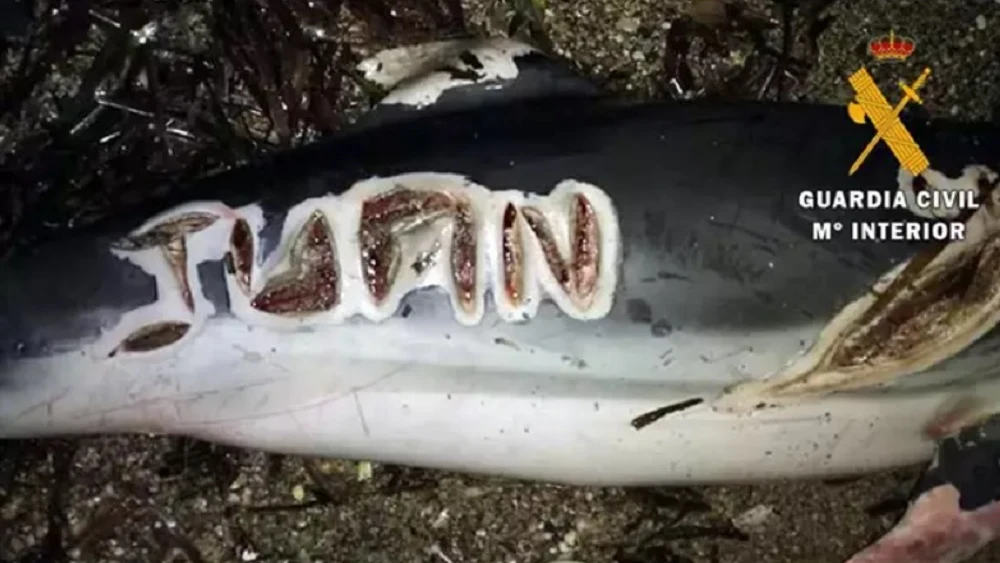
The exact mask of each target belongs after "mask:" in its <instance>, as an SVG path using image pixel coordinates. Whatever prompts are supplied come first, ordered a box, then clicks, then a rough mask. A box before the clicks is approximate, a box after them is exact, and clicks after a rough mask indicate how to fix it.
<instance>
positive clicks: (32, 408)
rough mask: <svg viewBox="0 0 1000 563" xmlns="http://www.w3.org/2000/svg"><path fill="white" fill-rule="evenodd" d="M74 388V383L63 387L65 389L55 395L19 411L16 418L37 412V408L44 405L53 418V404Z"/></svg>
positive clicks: (46, 411)
mask: <svg viewBox="0 0 1000 563" xmlns="http://www.w3.org/2000/svg"><path fill="white" fill-rule="evenodd" d="M72 390H73V386H72V385H67V386H66V387H63V390H62V391H60V392H59V393H58V394H57V395H53V396H52V397H49V398H48V399H45V400H44V401H40V402H38V403H35V404H33V405H31V406H30V407H27V408H26V409H24V410H22V411H21V412H19V413H17V415H16V416H15V417H14V419H15V420H17V419H20V418H21V417H25V416H28V415H29V414H31V413H33V412H35V411H36V410H38V409H40V408H42V407H45V413H46V414H47V415H48V416H49V418H52V405H54V404H55V403H56V402H57V401H59V400H60V399H62V398H63V397H65V396H66V395H69V392H70V391H72Z"/></svg>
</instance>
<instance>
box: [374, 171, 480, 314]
mask: <svg viewBox="0 0 1000 563" xmlns="http://www.w3.org/2000/svg"><path fill="white" fill-rule="evenodd" d="M446 216H450V217H451V218H452V219H453V221H454V222H453V228H452V238H451V249H450V266H451V278H452V282H453V283H454V286H455V290H456V298H457V301H458V303H459V304H460V306H461V307H462V308H463V309H464V310H465V311H466V312H471V311H472V310H473V309H474V308H475V303H476V277H477V276H476V272H477V267H478V264H477V260H476V256H477V246H478V241H477V233H476V224H475V218H474V213H473V209H472V205H471V203H470V202H469V201H467V200H466V199H465V198H464V197H462V196H457V195H453V194H449V193H446V192H440V191H427V190H414V189H409V188H403V187H397V188H395V189H393V190H392V191H389V192H387V193H385V194H382V195H378V196H375V197H372V198H369V199H367V200H365V202H364V204H363V205H362V208H361V226H360V230H359V233H358V238H359V240H360V243H361V261H362V263H361V269H362V274H363V276H364V280H365V286H366V287H367V288H368V292H369V294H370V295H371V296H372V298H373V299H374V301H375V303H376V304H381V303H383V302H384V301H385V299H386V297H388V295H389V294H390V293H391V290H392V286H393V284H394V283H395V281H396V278H397V275H398V273H399V268H400V264H401V262H402V259H403V256H402V250H401V248H400V244H399V241H398V238H397V237H399V236H400V235H403V234H405V233H407V232H411V231H413V230H415V229H417V228H418V227H421V226H424V225H427V224H429V223H430V222H432V221H435V220H437V219H440V218H442V217H446Z"/></svg>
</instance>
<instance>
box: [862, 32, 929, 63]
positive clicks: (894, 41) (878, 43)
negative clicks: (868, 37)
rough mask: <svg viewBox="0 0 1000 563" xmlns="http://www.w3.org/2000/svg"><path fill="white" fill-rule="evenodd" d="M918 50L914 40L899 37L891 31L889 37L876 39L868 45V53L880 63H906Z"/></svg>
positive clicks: (884, 36)
mask: <svg viewBox="0 0 1000 563" xmlns="http://www.w3.org/2000/svg"><path fill="white" fill-rule="evenodd" d="M916 48H917V44H916V43H914V42H913V40H912V39H909V38H907V37H897V36H896V34H895V33H893V31H892V30H890V31H889V35H883V36H882V37H876V38H875V39H873V40H872V41H871V43H869V44H868V53H869V54H871V56H872V57H874V58H875V59H876V60H879V61H904V60H906V58H907V57H909V56H910V55H912V54H913V51H914V50H915V49H916Z"/></svg>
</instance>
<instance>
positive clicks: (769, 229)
mask: <svg viewBox="0 0 1000 563" xmlns="http://www.w3.org/2000/svg"><path fill="white" fill-rule="evenodd" d="M477 52H478V51H477ZM505 52H506V53H507V55H510V53H512V52H516V50H515V51H510V50H508V51H505ZM466 59H467V57H466ZM513 60H514V61H515V63H516V64H518V65H519V64H527V63H525V62H524V61H523V60H521V59H517V58H516V57H515V58H514V59H513ZM466 64H468V62H466ZM504 68H506V69H507V71H509V70H510V69H509V66H504ZM516 68H517V69H518V70H519V71H520V70H521V67H520V66H516ZM507 71H505V72H506V74H503V75H502V76H503V77H507V78H506V79H510V73H509V72H507ZM515 74H517V73H515ZM494 78H495V77H494ZM515 78H516V76H515ZM490 80H493V78H491V79H490ZM438 82H439V81H435V82H434V85H433V87H434V88H441V84H439V83H438ZM473 82H474V81H473ZM407 83H408V84H410V87H411V88H412V85H413V84H419V83H420V81H419V80H417V81H416V82H414V81H412V80H409V81H408V82H407ZM476 86H477V84H475V83H472V84H469V83H468V82H464V83H462V84H461V87H462V88H466V89H468V88H475V87H476ZM500 86H501V87H506V86H505V85H504V84H500ZM483 88H484V91H486V90H487V89H488V91H490V92H492V93H493V94H491V95H494V96H495V92H496V88H497V84H492V83H491V84H489V85H488V88H487V85H485V84H484V85H483ZM446 89H447V88H446ZM464 91H465V92H466V94H469V92H470V91H469V90H464ZM522 91H523V90H522ZM473 92H474V90H473ZM417 98H419V99H427V96H417ZM407 99H409V98H407ZM414 99H416V98H414ZM434 99H435V100H438V102H437V103H436V104H434V105H432V106H430V107H429V108H428V109H433V110H434V112H435V113H433V115H428V116H425V117H421V116H422V115H423V114H422V113H421V111H423V110H421V111H415V114H414V115H413V116H412V117H410V118H408V119H401V118H399V116H398V115H397V116H395V117H393V119H391V120H389V121H387V122H386V123H383V124H382V125H377V126H376V125H372V123H376V122H370V123H369V124H368V125H366V126H365V127H363V128H360V129H358V130H355V131H348V132H345V133H344V134H342V135H340V136H338V137H335V138H332V139H330V140H328V141H324V142H322V143H318V144H316V145H313V146H309V147H305V148H302V149H298V150H295V151H291V152H288V153H284V154H280V155H277V156H276V157H274V158H273V159H270V160H268V161H266V162H260V163H256V164H254V165H252V166H249V167H246V168H243V169H239V170H234V171H231V172H228V173H225V174H221V175H219V176H217V177H213V178H208V179H206V180H204V181H203V182H202V183H201V185H199V186H195V187H193V189H192V190H186V191H185V193H196V194H198V197H199V198H200V199H199V200H198V201H182V200H157V201H151V202H149V203H148V204H147V205H146V206H144V207H142V208H136V209H133V210H130V211H129V212H128V213H127V214H125V215H123V216H119V217H115V218H111V219H108V220H107V221H105V222H103V223H100V224H97V225H93V226H90V227H87V228H85V229H68V228H66V229H52V230H46V231H44V232H43V231H40V232H39V233H38V235H39V236H38V240H37V241H36V242H34V243H32V244H31V245H28V246H26V247H25V248H22V249H19V250H18V251H17V252H16V253H15V254H14V255H13V256H12V258H11V259H10V260H9V261H8V262H6V263H5V264H3V265H2V268H3V270H2V273H3V275H2V276H0V310H3V311H5V314H4V316H3V317H2V318H0V437H5V438H13V437H44V436H61V435H68V434H92V433H132V432H160V433H167V434H184V435H190V436H194V437H198V438H203V439H207V440H213V441H218V442H224V443H229V444H235V445H240V446H246V447H253V448H258V449H263V450H268V451H274V452H283V453H292V454H309V455H322V456H335V457H341V458H355V459H368V460H376V461H382V462H393V463H402V464H411V465H419V466H426V467H438V468H446V469H454V470H460V471H470V472H485V473H492V474H502V475H510V476H516V477H524V478H531V479H540V480H549V481H557V482H563V483H580V484H601V485H642V484H680V483H708V482H745V481H754V480H763V479H773V478H780V477H814V476H826V475H843V474H847V473H859V472H865V471H872V470H877V469H882V468H888V467H896V466H900V465H904V464H909V463H914V462H919V461H921V460H926V459H928V458H929V457H930V456H931V454H932V452H933V448H934V442H935V439H934V438H935V437H934V436H931V435H929V432H928V429H930V428H951V427H952V426H955V425H959V426H961V425H962V423H963V421H966V410H962V409H959V411H958V412H959V414H958V415H957V416H956V410H955V409H954V408H953V407H954V406H955V405H960V404H963V403H962V401H963V400H964V399H965V398H967V397H975V398H976V405H975V408H974V409H972V410H974V411H975V412H976V413H978V414H977V416H979V415H981V414H983V413H990V412H993V411H995V410H996V405H997V404H1000V378H998V377H997V375H996V373H995V366H996V365H997V364H998V361H1000V332H998V331H997V330H996V329H995V326H994V325H995V324H996V322H997V318H998V315H1000V301H998V297H997V295H996V292H995V291H994V290H995V289H996V288H998V287H1000V285H997V284H996V281H997V280H996V279H995V276H997V275H998V274H997V271H998V269H997V268H995V267H994V266H995V260H996V259H997V256H998V245H1000V241H998V239H997V236H996V233H997V223H996V220H995V218H994V216H993V214H992V206H991V205H989V203H990V202H992V201H993V198H995V197H996V193H995V186H994V184H993V183H994V182H995V179H996V176H995V171H996V170H997V169H998V167H997V160H998V158H1000V131H998V130H997V129H996V128H993V127H989V126H985V125H983V126H979V125H958V124H950V123H931V124H928V123H912V124H910V125H911V127H910V129H911V132H912V133H913V136H914V138H915V139H917V141H918V142H919V143H920V145H921V147H922V148H923V149H924V151H925V152H926V153H927V154H928V156H929V158H930V161H931V162H932V165H933V167H934V169H933V170H932V171H931V172H930V173H929V174H925V176H924V178H923V180H919V181H918V182H924V181H926V184H927V186H923V185H922V184H921V189H924V188H925V187H927V189H932V190H944V191H948V190H956V189H964V188H966V187H969V186H974V187H976V188H977V189H979V188H981V187H982V188H983V191H982V194H981V197H982V202H983V203H984V205H982V206H981V207H980V208H979V210H978V211H976V212H975V213H974V214H972V215H971V216H968V217H965V216H963V217H961V218H960V219H961V220H962V221H964V222H965V224H966V225H967V227H968V232H969V234H970V236H968V237H967V238H966V240H965V242H961V243H952V245H949V246H943V245H941V244H939V243H934V242H921V241H910V242H884V243H878V242H871V241H856V240H851V239H850V238H849V236H848V235H849V229H844V231H843V232H841V233H838V234H836V235H835V236H834V237H833V240H830V241H817V240H814V237H813V230H812V228H813V224H814V223H815V222H817V221H840V222H844V223H845V224H848V223H849V222H851V221H903V220H918V219H920V218H919V217H917V215H916V214H914V213H913V212H912V211H911V210H909V209H892V210H839V209H805V208H803V207H802V206H800V204H799V195H800V194H801V193H802V191H803V190H814V191H822V190H825V191H828V192H845V191H850V190H880V191H884V192H896V191H898V190H903V191H906V190H910V191H913V190H915V189H916V188H915V186H916V185H917V184H916V183H915V180H914V179H913V178H907V177H905V176H901V175H900V173H899V168H898V164H897V163H896V162H895V161H894V160H893V158H892V156H891V154H890V153H889V151H888V150H885V149H884V148H879V149H876V150H875V152H874V153H873V154H872V155H871V156H870V157H869V159H868V161H867V162H866V163H865V165H864V166H863V167H862V168H861V170H860V171H859V172H858V173H857V174H855V175H853V176H848V175H847V168H848V167H849V166H850V163H851V162H853V160H854V158H855V157H856V155H857V153H858V152H859V151H860V150H861V149H862V148H863V147H864V146H865V144H866V143H867V142H868V139H869V138H870V136H871V133H872V132H871V131H870V130H869V129H868V128H865V127H861V126H858V125H855V124H854V123H852V122H851V121H850V119H848V116H847V115H846V112H845V110H844V109H843V108H840V107H819V106H807V105H724V106H720V105H711V104H651V105H630V104H622V103H618V102H615V101H613V100H606V99H598V98H594V97H592V96H590V95H589V94H587V95H580V96H570V97H560V98H558V99H552V98H545V97H535V98H531V97H527V98H525V97H521V98H518V101H516V102H511V103H506V104H501V103H494V104H492V105H488V106H482V107H479V108H477V109H470V110H467V111H458V110H456V111H446V109H447V108H446V107H444V108H443V107H441V104H446V101H447V100H448V99H449V96H448V95H447V93H445V94H443V95H439V96H437V97H435V98H434ZM462 99H463V100H464V102H463V103H466V102H468V100H469V98H468V97H467V96H466V97H465V98H462ZM468 107H470V106H468V105H467V104H466V105H462V104H461V103H460V104H459V109H461V108H468ZM435 108H436V109H435ZM970 166H971V168H970ZM939 211H940V214H939V215H940V216H948V215H949V213H950V211H949V210H947V209H943V210H939ZM40 228H41V227H40ZM893 276H895V277H893ZM887 280H888V281H889V282H890V283H888V285H889V286H892V283H891V282H892V281H893V280H895V281H896V282H898V281H899V280H904V282H905V283H902V284H898V283H897V285H896V286H895V287H894V288H890V289H891V291H887V290H886V287H885V286H886V283H887ZM872 288H876V293H879V294H880V295H881V296H883V297H886V298H884V299H881V300H880V298H879V297H878V296H875V295H873V294H872ZM921 331H923V332H921ZM921 335H924V336H921ZM876 385H877V386H878V387H876ZM771 405H777V408H758V407H762V406H763V407H766V406H771ZM733 444H739V445H740V447H738V448H734V447H733ZM594 460H600V461H599V463H595V462H594ZM945 492H947V491H945ZM941 494H942V495H943V494H944V493H941ZM948 498H949V497H947V495H944V496H942V497H940V498H939V497H937V496H935V497H934V498H932V499H930V500H928V501H926V502H927V503H931V504H932V505H935V506H936V505H937V504H938V503H941V502H945V503H947V502H948ZM942 499H944V500H942ZM925 505H926V503H924V504H920V505H919V506H918V504H915V505H914V507H915V508H914V510H915V511H917V512H918V513H917V516H915V518H917V519H918V520H919V518H918V517H919V507H920V506H925ZM975 518H978V517H975ZM979 521H980V520H976V522H979ZM984 521H987V522H993V520H990V519H989V518H985V520H984ZM990 525H992V524H990ZM910 528H911V529H913V527H912V526H911V527H910ZM918 528H919V526H918ZM921 529H922V528H921ZM992 529H995V527H994V528H992ZM955 530H961V527H958V528H955ZM982 537H989V536H988V535H983V536H982ZM882 561H887V562H888V561H891V562H892V563H896V561H895V560H891V559H884V560H882ZM928 561H947V560H946V559H940V558H939V559H928Z"/></svg>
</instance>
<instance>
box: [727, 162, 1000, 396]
mask: <svg viewBox="0 0 1000 563" xmlns="http://www.w3.org/2000/svg"><path fill="white" fill-rule="evenodd" d="M995 179H996V177H995V175H991V176H990V177H989V181H988V182H986V181H985V180H986V177H984V178H983V182H982V184H983V185H984V186H987V187H988V188H989V189H988V190H984V193H983V196H984V198H986V202H985V203H984V205H982V206H981V207H980V208H979V209H978V210H976V211H975V213H973V214H972V215H971V216H970V217H968V219H967V220H966V227H967V228H966V234H967V236H966V238H965V239H964V240H961V241H954V242H950V243H947V244H942V245H939V246H937V247H934V248H930V249H927V250H925V251H923V252H921V253H920V254H918V255H916V256H914V257H912V258H911V259H910V260H908V261H907V262H905V263H903V264H901V265H899V266H897V267H895V268H893V269H892V270H891V271H890V272H888V273H887V274H885V275H884V276H882V278H881V279H880V280H879V281H878V282H877V283H876V284H875V285H874V287H872V288H871V290H870V291H869V292H867V293H866V294H865V295H863V296H861V297H860V298H858V299H856V300H855V301H853V302H852V303H850V304H849V305H847V306H846V307H844V308H843V309H841V311H840V312H839V313H838V314H837V315H836V316H835V317H834V318H833V319H832V320H831V321H830V322H829V323H828V324H827V325H826V327H824V329H823V330H822V331H821V332H820V335H819V338H818V339H817V340H816V343H815V344H814V345H813V346H812V348H811V349H810V350H809V351H808V352H807V353H806V354H805V355H804V356H802V357H800V358H798V359H797V360H795V361H794V362H793V363H791V364H790V365H789V366H788V367H787V368H785V369H784V370H783V371H781V372H779V373H778V374H776V375H775V376H773V377H770V378H767V379H762V380H750V381H746V382H742V383H739V384H737V385H735V386H733V387H731V388H730V389H728V390H726V391H725V393H724V394H723V395H722V396H721V397H720V398H719V399H718V401H717V406H719V407H722V408H731V409H734V410H738V409H742V408H749V407H756V406H762V405H770V404H780V403H788V402H795V401H798V400H803V399H808V398H812V397H817V396H822V395H825V394H828V393H831V392H835V391H847V390H852V389H859V388H865V387H871V386H875V385H880V384H885V383H888V382H891V381H893V380H896V379H898V378H900V377H904V376H906V375H910V374H914V373H918V372H921V371H924V370H926V369H928V368H931V367H933V366H934V365H936V364H938V363H940V362H942V361H944V360H947V359H949V358H951V357H953V356H955V355H956V354H958V353H960V352H961V351H963V350H964V349H965V348H967V347H968V346H970V345H971V344H972V343H973V342H975V341H976V340H977V339H979V338H980V337H981V336H982V335H984V334H985V333H987V332H988V331H989V330H990V329H992V328H993V327H994V326H996V324H997V323H998V321H1000V213H998V212H997V206H996V205H995V203H994V202H995V201H996V199H997V197H998V195H1000V194H998V193H997V190H996V185H995Z"/></svg>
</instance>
